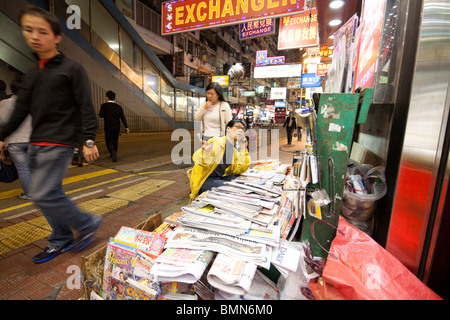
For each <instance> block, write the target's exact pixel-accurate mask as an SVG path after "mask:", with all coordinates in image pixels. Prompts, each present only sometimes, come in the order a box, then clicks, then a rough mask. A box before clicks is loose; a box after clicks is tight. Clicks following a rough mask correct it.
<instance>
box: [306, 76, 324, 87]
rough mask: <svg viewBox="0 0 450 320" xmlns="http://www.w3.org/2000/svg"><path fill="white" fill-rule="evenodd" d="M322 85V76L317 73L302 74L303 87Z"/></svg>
mask: <svg viewBox="0 0 450 320" xmlns="http://www.w3.org/2000/svg"><path fill="white" fill-rule="evenodd" d="M320 86H322V84H321V82H320V76H317V75H316V74H315V73H304V74H302V88H311V87H320Z"/></svg>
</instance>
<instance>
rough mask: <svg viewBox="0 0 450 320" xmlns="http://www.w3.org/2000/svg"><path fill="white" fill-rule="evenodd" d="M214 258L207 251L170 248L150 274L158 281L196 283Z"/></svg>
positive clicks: (157, 260) (158, 259)
mask: <svg viewBox="0 0 450 320" xmlns="http://www.w3.org/2000/svg"><path fill="white" fill-rule="evenodd" d="M212 258H213V253H212V252H210V251H207V250H190V249H184V248H169V249H166V250H164V252H163V253H162V254H161V255H160V256H159V257H158V258H157V259H156V262H157V263H156V264H155V265H154V266H153V267H152V269H151V270H150V273H151V274H152V275H153V276H154V277H155V278H156V279H157V280H158V281H163V282H167V281H179V282H184V283H195V282H196V281H197V280H198V279H200V277H201V276H202V274H203V272H204V271H205V269H206V267H207V266H208V264H209V263H210V262H211V260H212Z"/></svg>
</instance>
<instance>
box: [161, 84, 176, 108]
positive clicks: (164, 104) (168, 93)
mask: <svg viewBox="0 0 450 320" xmlns="http://www.w3.org/2000/svg"><path fill="white" fill-rule="evenodd" d="M174 106H175V91H174V88H173V87H172V86H171V85H169V84H168V83H167V82H166V81H165V80H164V79H163V78H161V109H163V110H164V111H165V112H166V113H167V114H169V115H171V116H172V117H173V116H174Z"/></svg>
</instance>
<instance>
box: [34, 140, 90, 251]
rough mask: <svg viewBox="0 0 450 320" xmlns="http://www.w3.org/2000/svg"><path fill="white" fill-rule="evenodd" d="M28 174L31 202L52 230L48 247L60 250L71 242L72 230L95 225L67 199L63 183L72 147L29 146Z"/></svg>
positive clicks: (71, 155) (70, 159) (71, 154)
mask: <svg viewBox="0 0 450 320" xmlns="http://www.w3.org/2000/svg"><path fill="white" fill-rule="evenodd" d="M27 156H28V165H29V168H30V173H31V185H30V195H31V200H33V202H34V203H35V204H36V206H37V207H38V208H39V209H40V210H41V211H42V213H43V214H44V217H45V218H46V219H47V222H48V223H49V225H50V226H51V227H52V233H51V234H50V236H49V238H48V241H49V243H50V244H49V247H50V248H54V247H62V246H65V245H66V244H67V243H69V242H70V241H72V240H73V239H74V235H73V232H72V231H73V230H74V231H81V230H84V229H86V228H89V227H91V226H92V225H93V223H94V221H95V220H94V218H93V217H92V216H91V215H89V214H87V213H84V212H82V211H80V210H79V209H78V208H77V206H76V205H75V204H74V203H73V202H72V201H71V200H70V199H69V198H68V197H67V195H66V193H65V191H64V188H63V185H62V181H63V179H64V177H65V176H66V173H67V169H68V167H69V164H70V163H71V161H72V157H73V148H70V147H60V146H36V145H33V144H30V145H29V147H28V154H27Z"/></svg>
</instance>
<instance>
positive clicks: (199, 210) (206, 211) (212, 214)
mask: <svg viewBox="0 0 450 320" xmlns="http://www.w3.org/2000/svg"><path fill="white" fill-rule="evenodd" d="M181 210H183V212H189V213H193V214H197V215H201V216H205V217H209V218H215V219H218V220H224V221H226V222H233V223H242V222H243V221H244V219H243V218H242V217H238V216H236V215H233V214H229V213H223V214H222V213H217V212H216V211H215V208H214V206H211V205H206V206H205V205H204V204H202V203H200V202H198V201H195V202H192V203H191V204H189V205H187V206H184V207H181Z"/></svg>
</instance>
